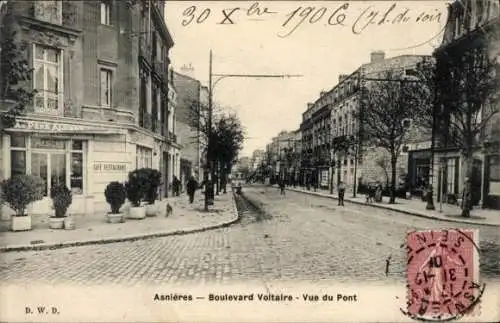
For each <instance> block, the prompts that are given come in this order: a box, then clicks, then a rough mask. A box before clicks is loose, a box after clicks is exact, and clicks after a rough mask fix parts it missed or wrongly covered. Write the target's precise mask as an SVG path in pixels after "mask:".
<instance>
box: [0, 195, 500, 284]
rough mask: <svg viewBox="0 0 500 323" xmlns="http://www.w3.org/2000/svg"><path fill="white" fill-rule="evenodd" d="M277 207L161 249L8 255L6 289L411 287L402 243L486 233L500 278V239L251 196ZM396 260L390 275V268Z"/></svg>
mask: <svg viewBox="0 0 500 323" xmlns="http://www.w3.org/2000/svg"><path fill="white" fill-rule="evenodd" d="M244 192H245V194H246V195H248V196H249V197H251V198H252V199H258V200H260V201H262V202H263V203H266V204H267V205H270V206H271V208H272V210H273V211H272V212H271V214H270V215H271V218H270V219H265V220H262V221H256V220H255V219H253V218H252V217H251V215H243V218H242V221H241V222H240V223H237V224H234V225H232V226H230V227H227V228H223V229H217V230H212V231H207V232H202V233H196V234H188V235H185V236H173V237H165V238H158V239H151V240H143V241H135V242H123V243H114V244H107V245H92V246H83V247H73V248H67V249H59V250H46V251H38V252H33V251H30V252H10V253H3V254H2V255H1V257H0V258H1V264H0V279H1V281H2V283H8V284H12V283H25V282H27V281H30V280H31V281H36V282H37V283H71V284H85V285H93V284H103V283H106V284H108V283H109V284H120V285H124V286H130V285H139V284H159V283H162V284H163V283H173V284H177V283H178V284H182V283H184V282H190V283H212V282H214V283H215V282H217V283H228V282H236V281H242V280H256V281H262V280H264V281H270V280H276V279H277V280H322V279H335V280H338V281H339V282H347V281H352V280H357V281H358V282H359V281H367V282H368V281H380V282H383V281H390V282H394V281H401V282H402V281H404V270H405V261H406V259H405V254H404V249H402V248H401V244H402V243H403V242H404V237H405V232H406V231H407V230H409V229H425V228H478V229H479V230H480V231H479V236H480V246H481V275H482V278H483V279H484V280H485V281H488V280H493V279H494V280H497V279H498V278H499V277H500V269H499V268H500V260H499V254H500V249H499V241H500V233H499V230H498V228H495V227H479V226H477V227H474V226H471V225H465V224H455V223H445V222H438V221H433V220H429V219H423V218H418V217H413V216H409V215H404V214H400V213H397V212H393V211H385V210H381V209H375V208H370V207H367V206H361V205H352V204H346V206H345V207H337V206H336V201H334V200H329V199H325V198H320V197H314V196H309V195H306V194H301V193H295V192H287V195H286V197H284V198H282V197H280V196H279V192H278V190H277V189H275V188H270V187H246V188H244ZM390 255H391V256H392V260H391V265H390V272H389V274H388V276H386V274H385V265H386V259H387V258H388V257H389V256H390Z"/></svg>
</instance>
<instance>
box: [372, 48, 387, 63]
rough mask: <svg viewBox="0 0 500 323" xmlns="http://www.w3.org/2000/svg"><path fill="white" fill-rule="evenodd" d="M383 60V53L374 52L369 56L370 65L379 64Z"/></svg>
mask: <svg viewBox="0 0 500 323" xmlns="http://www.w3.org/2000/svg"><path fill="white" fill-rule="evenodd" d="M384 59H385V52H383V51H375V52H372V53H371V54H370V63H380V62H382V61H384Z"/></svg>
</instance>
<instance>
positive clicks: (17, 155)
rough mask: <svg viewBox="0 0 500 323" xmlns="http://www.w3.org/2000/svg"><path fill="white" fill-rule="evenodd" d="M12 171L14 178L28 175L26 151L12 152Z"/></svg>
mask: <svg viewBox="0 0 500 323" xmlns="http://www.w3.org/2000/svg"><path fill="white" fill-rule="evenodd" d="M10 169H11V174H12V176H16V175H22V174H26V151H24V150H12V151H11V152H10Z"/></svg>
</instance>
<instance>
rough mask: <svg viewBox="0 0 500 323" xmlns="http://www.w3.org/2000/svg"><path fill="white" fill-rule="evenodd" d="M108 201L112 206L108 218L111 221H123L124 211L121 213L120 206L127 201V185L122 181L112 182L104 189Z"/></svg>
mask: <svg viewBox="0 0 500 323" xmlns="http://www.w3.org/2000/svg"><path fill="white" fill-rule="evenodd" d="M104 196H105V197H106V202H108V204H109V206H110V207H111V212H108V214H107V219H108V222H109V223H121V222H123V221H124V217H123V213H120V208H121V207H122V205H123V204H124V203H125V199H126V198H127V191H126V190H125V186H124V185H123V184H122V183H120V182H111V183H109V184H108V185H107V186H106V189H105V190H104Z"/></svg>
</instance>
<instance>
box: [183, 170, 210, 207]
mask: <svg viewBox="0 0 500 323" xmlns="http://www.w3.org/2000/svg"><path fill="white" fill-rule="evenodd" d="M197 188H198V182H197V181H196V180H195V179H194V176H191V177H190V178H189V181H188V182H187V193H188V196H189V204H193V202H194V193H195V192H196V189H197ZM205 189H206V188H205Z"/></svg>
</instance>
